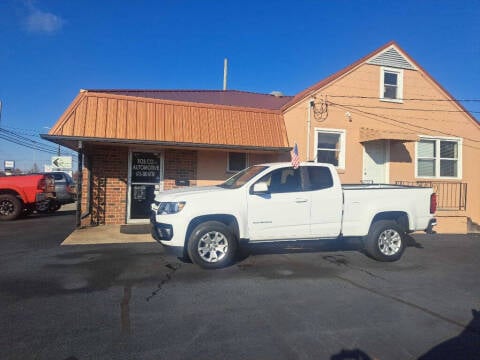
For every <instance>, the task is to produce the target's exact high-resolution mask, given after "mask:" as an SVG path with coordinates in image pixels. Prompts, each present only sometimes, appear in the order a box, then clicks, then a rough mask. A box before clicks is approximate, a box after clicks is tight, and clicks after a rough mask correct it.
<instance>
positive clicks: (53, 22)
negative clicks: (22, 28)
mask: <svg viewBox="0 0 480 360" xmlns="http://www.w3.org/2000/svg"><path fill="white" fill-rule="evenodd" d="M28 7H29V14H28V15H27V18H26V19H25V25H26V28H27V30H28V31H29V32H32V33H44V34H53V33H55V32H57V31H58V30H60V29H61V28H62V26H63V24H64V23H65V21H64V20H63V19H62V18H61V17H59V16H57V15H55V14H52V13H49V12H45V11H41V10H39V9H37V8H35V7H33V6H32V5H31V4H30V6H28Z"/></svg>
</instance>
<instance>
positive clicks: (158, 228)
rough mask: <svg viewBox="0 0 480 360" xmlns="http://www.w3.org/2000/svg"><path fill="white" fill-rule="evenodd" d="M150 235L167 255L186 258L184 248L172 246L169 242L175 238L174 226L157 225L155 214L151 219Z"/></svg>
mask: <svg viewBox="0 0 480 360" xmlns="http://www.w3.org/2000/svg"><path fill="white" fill-rule="evenodd" d="M150 233H151V235H152V237H153V238H154V239H155V240H156V241H157V242H158V243H159V244H160V245H162V246H163V249H164V250H165V252H166V253H167V254H171V255H174V256H176V257H179V258H185V249H184V248H183V246H172V245H170V244H169V243H168V242H169V241H170V240H172V238H173V226H172V225H170V224H163V223H157V222H156V221H155V214H152V216H151V217H150Z"/></svg>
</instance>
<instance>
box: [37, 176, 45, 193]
mask: <svg viewBox="0 0 480 360" xmlns="http://www.w3.org/2000/svg"><path fill="white" fill-rule="evenodd" d="M46 188H47V181H46V180H45V178H44V177H42V178H41V179H40V180H38V184H37V190H42V191H45V189H46Z"/></svg>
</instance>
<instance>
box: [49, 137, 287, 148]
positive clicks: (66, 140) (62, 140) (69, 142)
mask: <svg viewBox="0 0 480 360" xmlns="http://www.w3.org/2000/svg"><path fill="white" fill-rule="evenodd" d="M40 137H41V138H42V139H45V140H48V141H51V142H53V143H55V144H59V145H62V146H65V147H67V148H69V149H71V150H73V151H78V150H79V148H80V146H79V142H82V143H84V144H86V143H90V144H91V143H101V144H105V143H107V144H112V145H113V144H123V145H156V146H162V147H183V148H201V149H218V150H245V151H265V152H279V153H282V152H288V151H290V150H291V149H292V148H291V147H275V146H256V145H233V144H205V143H189V142H177V141H158V140H135V139H113V138H98V137H81V136H60V135H49V134H40Z"/></svg>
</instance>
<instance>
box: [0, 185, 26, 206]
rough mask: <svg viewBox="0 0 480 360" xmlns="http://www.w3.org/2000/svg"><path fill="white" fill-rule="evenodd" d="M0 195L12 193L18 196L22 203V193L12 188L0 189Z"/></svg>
mask: <svg viewBox="0 0 480 360" xmlns="http://www.w3.org/2000/svg"><path fill="white" fill-rule="evenodd" d="M0 195H13V196H15V197H16V198H18V200H20V201H21V202H22V204H23V203H24V201H23V198H22V195H21V194H20V193H18V192H17V191H15V190H13V189H0Z"/></svg>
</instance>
